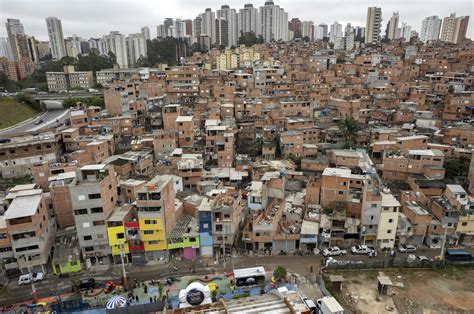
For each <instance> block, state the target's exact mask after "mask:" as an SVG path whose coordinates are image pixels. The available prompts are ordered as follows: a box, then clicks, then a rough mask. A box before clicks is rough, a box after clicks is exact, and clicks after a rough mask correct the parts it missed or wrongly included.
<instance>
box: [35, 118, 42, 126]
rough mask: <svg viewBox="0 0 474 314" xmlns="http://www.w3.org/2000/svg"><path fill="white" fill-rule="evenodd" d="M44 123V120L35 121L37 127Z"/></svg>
mask: <svg viewBox="0 0 474 314" xmlns="http://www.w3.org/2000/svg"><path fill="white" fill-rule="evenodd" d="M43 122H44V121H43V119H39V120H37V121H35V125H39V124H41V123H43Z"/></svg>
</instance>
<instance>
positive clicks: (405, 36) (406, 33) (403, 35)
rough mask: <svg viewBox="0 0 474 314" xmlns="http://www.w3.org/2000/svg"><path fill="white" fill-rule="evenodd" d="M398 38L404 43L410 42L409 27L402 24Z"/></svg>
mask: <svg viewBox="0 0 474 314" xmlns="http://www.w3.org/2000/svg"><path fill="white" fill-rule="evenodd" d="M400 37H401V38H403V39H404V40H405V41H410V37H411V26H410V25H407V23H402V30H401V34H400Z"/></svg>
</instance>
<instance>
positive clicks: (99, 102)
mask: <svg viewBox="0 0 474 314" xmlns="http://www.w3.org/2000/svg"><path fill="white" fill-rule="evenodd" d="M78 103H83V104H85V105H86V106H87V107H89V106H96V107H101V108H105V103H104V99H102V98H101V97H98V96H94V97H89V98H76V97H69V98H68V99H65V100H64V101H63V107H64V108H71V107H75V106H76V105H77V104H78Z"/></svg>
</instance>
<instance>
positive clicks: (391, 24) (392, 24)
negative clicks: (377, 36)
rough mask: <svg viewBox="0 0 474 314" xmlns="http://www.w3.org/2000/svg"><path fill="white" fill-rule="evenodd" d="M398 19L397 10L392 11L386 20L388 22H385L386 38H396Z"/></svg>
mask: <svg viewBox="0 0 474 314" xmlns="http://www.w3.org/2000/svg"><path fill="white" fill-rule="evenodd" d="M398 20H399V17H398V12H394V13H393V15H392V17H390V20H389V21H388V24H387V28H388V32H387V38H388V39H389V40H394V39H397V38H398V36H397V30H398Z"/></svg>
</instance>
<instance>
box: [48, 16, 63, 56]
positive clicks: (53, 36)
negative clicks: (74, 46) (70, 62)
mask: <svg viewBox="0 0 474 314" xmlns="http://www.w3.org/2000/svg"><path fill="white" fill-rule="evenodd" d="M46 26H47V28H48V35H49V47H50V48H51V55H52V57H53V59H55V60H60V59H61V58H62V57H65V56H66V55H67V53H66V45H65V43H64V35H63V27H62V25H61V20H60V19H58V18H57V17H48V18H46Z"/></svg>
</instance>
